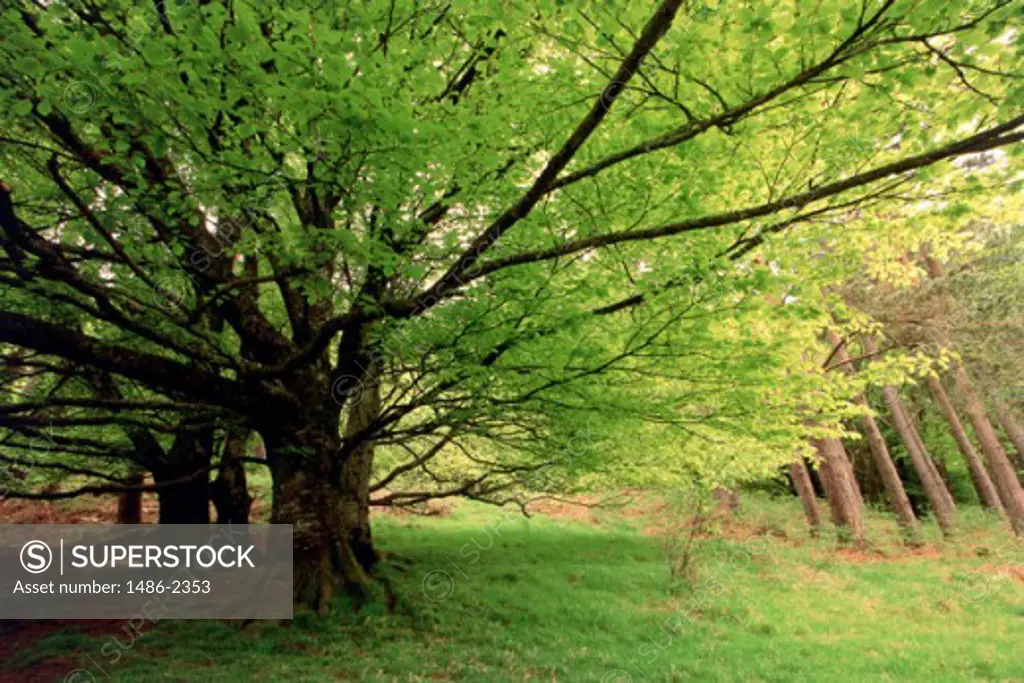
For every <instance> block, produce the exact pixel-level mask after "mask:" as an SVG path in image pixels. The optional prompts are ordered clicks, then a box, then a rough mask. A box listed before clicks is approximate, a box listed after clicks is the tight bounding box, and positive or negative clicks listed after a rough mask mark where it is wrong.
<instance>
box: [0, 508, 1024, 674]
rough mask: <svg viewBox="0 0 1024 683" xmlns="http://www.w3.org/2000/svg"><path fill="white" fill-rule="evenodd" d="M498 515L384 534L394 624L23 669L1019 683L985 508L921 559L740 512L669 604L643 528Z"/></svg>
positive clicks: (380, 532) (1002, 545)
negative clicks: (813, 535) (686, 588)
mask: <svg viewBox="0 0 1024 683" xmlns="http://www.w3.org/2000/svg"><path fill="white" fill-rule="evenodd" d="M496 514H497V513H496V511H495V510H493V509H491V508H486V507H482V506H477V505H472V504H463V505H461V506H459V507H458V508H456V510H455V511H454V513H453V514H452V516H451V517H448V518H444V519H435V518H419V517H409V518H383V519H380V520H379V521H378V522H377V526H376V534H377V536H378V538H379V542H380V543H381V545H382V546H383V547H384V549H386V550H391V551H393V552H395V553H396V554H398V555H399V556H400V557H401V558H402V559H403V562H402V563H401V564H392V565H391V568H390V569H389V570H388V574H387V576H388V578H389V580H390V581H391V583H392V584H393V586H394V590H395V591H396V592H397V593H398V595H399V596H400V603H399V608H398V609H397V610H395V611H391V612H389V611H388V610H387V609H386V608H385V607H384V606H383V601H381V604H380V605H376V606H371V607H370V608H367V609H364V610H362V611H360V612H353V611H351V610H348V609H345V607H344V605H338V608H337V609H336V610H335V611H334V615H333V616H331V617H328V618H325V619H317V618H314V617H312V616H311V615H304V614H302V615H297V617H296V618H295V619H294V620H293V621H292V622H291V623H290V624H286V625H283V626H279V625H274V624H252V625H249V626H248V627H246V628H245V629H243V630H239V627H238V625H236V624H228V623H218V622H168V623H161V624H158V625H156V626H155V627H144V628H143V629H142V635H141V637H139V638H138V639H137V641H136V642H135V643H134V645H132V646H130V647H128V645H129V643H130V638H128V637H127V636H126V635H125V633H124V632H121V631H116V630H115V632H114V633H111V634H110V636H105V637H91V638H86V637H85V636H82V635H76V634H74V633H71V632H61V633H58V634H55V635H53V636H51V637H50V638H48V639H47V640H45V641H42V642H40V643H39V644H38V645H37V647H35V648H34V649H33V651H32V652H29V653H22V655H21V656H19V658H18V659H19V661H18V662H16V664H17V665H19V666H25V665H27V666H28V667H29V668H28V669H25V670H26V671H30V670H31V667H32V666H33V665H34V664H36V663H40V662H45V661H46V660H47V659H48V658H52V657H55V656H57V657H64V658H67V657H69V656H70V655H75V656H76V657H78V658H80V662H81V664H80V665H81V666H82V667H83V668H85V669H87V670H89V671H91V672H93V673H94V675H96V677H97V678H101V676H100V672H99V670H98V667H103V671H104V672H106V674H107V675H109V676H111V677H112V678H113V679H114V680H117V681H225V682H229V681H280V680H287V681H339V680H342V681H344V680H352V681H603V682H606V683H607V682H613V681H614V682H621V681H637V682H639V681H691V680H700V681H737V680H743V681H793V680H801V681H844V680H849V681H863V680H883V681H884V680H892V681H987V680H992V681H1020V680H1024V657H1022V650H1021V642H1024V570H1022V569H1021V565H1022V564H1024V550H1022V547H1021V546H1020V545H1017V544H1016V543H1015V541H1013V540H1012V539H1011V537H1010V536H1009V534H1008V533H1007V532H1006V531H1005V530H1004V529H1002V528H999V525H998V524H996V523H995V522H994V521H993V520H992V519H991V518H989V517H987V516H986V515H984V514H983V513H981V512H980V511H977V510H963V511H962V512H961V525H962V527H963V530H962V533H961V535H960V538H959V540H957V541H956V542H949V543H946V542H941V541H940V540H939V539H938V538H937V536H936V532H935V531H934V529H929V530H928V533H929V540H928V543H927V545H926V547H925V548H924V549H922V550H920V551H916V552H913V553H907V552H906V551H904V550H902V549H900V548H899V546H898V544H897V543H896V531H895V528H894V526H893V525H892V523H891V522H890V521H889V520H886V519H884V518H882V517H881V516H880V515H873V516H872V519H871V524H870V528H871V534H872V538H873V539H876V548H875V549H874V550H872V551H870V552H867V553H846V552H843V553H839V552H836V551H835V548H834V544H833V543H832V542H831V540H829V539H821V540H814V539H810V538H809V537H808V536H807V534H806V532H805V531H804V530H803V529H802V528H801V525H800V522H801V517H800V510H799V506H798V504H797V503H796V502H795V501H790V500H785V501H779V500H770V499H767V498H761V497H756V496H754V497H747V498H746V499H745V500H744V501H743V507H742V510H741V512H740V513H739V517H738V519H736V520H734V521H732V522H730V523H729V524H728V525H726V526H725V527H723V528H722V529H720V531H721V532H722V534H723V536H724V537H723V538H714V539H709V540H707V541H704V542H703V543H702V549H701V568H700V581H699V583H698V584H697V586H696V587H695V589H694V590H692V591H690V592H685V593H684V594H683V595H681V596H677V597H671V596H670V592H669V590H668V569H667V563H666V561H665V559H664V558H663V556H662V553H661V551H660V548H659V545H658V542H657V539H655V538H651V537H649V536H645V535H643V534H642V533H640V532H639V531H638V530H637V529H636V528H634V525H638V524H640V523H641V520H640V519H639V518H629V519H626V518H624V517H622V516H619V515H617V514H615V513H603V514H601V515H600V517H601V523H600V525H599V526H597V527H594V526H590V525H584V524H579V523H574V522H571V521H566V520H560V519H552V518H543V517H534V518H532V519H531V520H529V522H526V521H523V520H521V519H518V518H516V517H512V516H511V515H509V516H508V517H504V518H502V517H497V516H496ZM406 561H407V562H406ZM407 564H408V567H407V568H406V569H405V570H404V571H400V570H399V567H402V566H406V565H407ZM115 636H116V637H119V642H120V645H117V646H113V645H111V638H112V637H115ZM104 648H105V649H104ZM122 648H127V649H122ZM85 655H88V658H87V657H86V656H85ZM115 656H117V661H112V660H113V659H114V657H115ZM89 658H91V659H89ZM76 680H77V679H76ZM82 680H90V679H87V678H83V679H82Z"/></svg>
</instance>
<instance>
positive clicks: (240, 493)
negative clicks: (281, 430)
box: [210, 425, 252, 524]
mask: <svg viewBox="0 0 1024 683" xmlns="http://www.w3.org/2000/svg"><path fill="white" fill-rule="evenodd" d="M248 441H249V430H248V429H242V428H239V427H237V426H235V425H231V426H229V427H228V430H227V434H226V435H225V437H224V451H223V453H221V456H220V466H219V467H218V468H217V478H216V479H215V480H214V482H213V484H211V485H210V500H211V501H212V502H213V507H214V508H215V509H216V510H217V523H218V524H248V523H249V509H250V508H251V507H252V498H251V497H250V496H249V486H248V482H247V480H246V476H245V463H244V461H243V458H244V457H245V454H246V445H247V444H248Z"/></svg>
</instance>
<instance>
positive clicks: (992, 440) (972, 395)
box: [921, 247, 1024, 536]
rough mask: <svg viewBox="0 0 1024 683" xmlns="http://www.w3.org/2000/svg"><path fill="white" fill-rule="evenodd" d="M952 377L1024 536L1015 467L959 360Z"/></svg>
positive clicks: (937, 266)
mask: <svg viewBox="0 0 1024 683" xmlns="http://www.w3.org/2000/svg"><path fill="white" fill-rule="evenodd" d="M921 254H922V256H924V260H925V263H926V264H927V266H928V272H929V274H930V275H931V276H932V277H933V278H941V277H942V276H943V275H945V271H944V269H943V267H942V264H941V263H939V262H938V261H936V260H935V259H933V258H931V257H930V256H928V251H927V249H925V248H924V247H922V249H921ZM940 340H941V343H942V345H943V346H945V347H947V348H948V347H950V343H949V339H946V338H945V336H944V335H943V336H942V337H941V338H940ZM953 381H954V385H955V387H956V392H957V394H958V395H959V396H960V397H961V398H962V399H963V402H964V409H965V411H966V413H967V419H968V420H970V421H971V426H972V427H973V428H974V436H975V437H977V439H978V443H980V444H981V452H982V453H984V454H985V460H987V461H988V470H989V474H990V475H991V478H992V483H993V484H995V487H996V491H998V492H999V499H1000V500H1002V501H1003V508H1004V509H1005V510H1006V514H1007V516H1008V517H1009V518H1010V524H1011V525H1013V530H1014V532H1015V533H1016V534H1017V535H1018V536H1024V489H1022V488H1021V484H1020V480H1019V479H1017V473H1016V472H1015V471H1014V469H1013V465H1012V464H1011V463H1010V459H1009V458H1007V457H1006V451H1004V450H1003V446H1002V444H1001V443H999V437H998V436H997V435H996V430H995V429H994V428H993V427H992V422H991V420H989V417H988V413H987V412H985V407H984V406H983V405H982V403H981V399H979V398H978V395H977V393H976V392H975V391H974V386H973V384H972V383H971V378H970V377H969V376H968V375H967V371H966V370H964V368H963V366H962V365H961V364H959V363H958V364H957V365H956V366H955V367H954V368H953Z"/></svg>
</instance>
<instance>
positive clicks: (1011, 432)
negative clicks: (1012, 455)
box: [992, 398, 1024, 465]
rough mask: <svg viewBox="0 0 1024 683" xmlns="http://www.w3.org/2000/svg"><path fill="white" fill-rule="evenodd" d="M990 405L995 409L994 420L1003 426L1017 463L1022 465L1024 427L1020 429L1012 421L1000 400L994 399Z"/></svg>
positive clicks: (1011, 415) (1023, 457) (1010, 414)
mask: <svg viewBox="0 0 1024 683" xmlns="http://www.w3.org/2000/svg"><path fill="white" fill-rule="evenodd" d="M992 405H993V406H994V407H995V409H996V418H998V419H999V424H1001V425H1003V431H1004V432H1006V436H1008V437H1009V438H1010V441H1011V442H1012V443H1013V447H1014V449H1016V451H1017V461H1018V462H1019V463H1021V464H1022V465H1024V427H1021V426H1020V424H1018V423H1017V420H1015V419H1014V417H1013V414H1012V413H1011V412H1010V409H1009V408H1007V407H1006V404H1004V403H1003V402H1002V401H1001V400H999V399H998V398H995V399H993V400H992Z"/></svg>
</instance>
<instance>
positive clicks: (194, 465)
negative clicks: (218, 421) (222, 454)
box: [153, 427, 213, 524]
mask: <svg viewBox="0 0 1024 683" xmlns="http://www.w3.org/2000/svg"><path fill="white" fill-rule="evenodd" d="M212 455H213V428H212V427H207V428H203V429H201V430H190V431H183V432H180V433H179V434H178V435H176V436H175V437H174V443H173V444H172V445H171V449H170V452H169V454H168V456H167V458H166V459H165V460H164V461H163V462H161V463H159V464H158V465H156V466H154V467H153V482H154V483H155V484H156V485H157V486H158V487H159V488H158V489H157V501H158V503H159V505H160V512H159V521H160V524H209V523H210V491H209V469H210V462H211V460H212Z"/></svg>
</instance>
